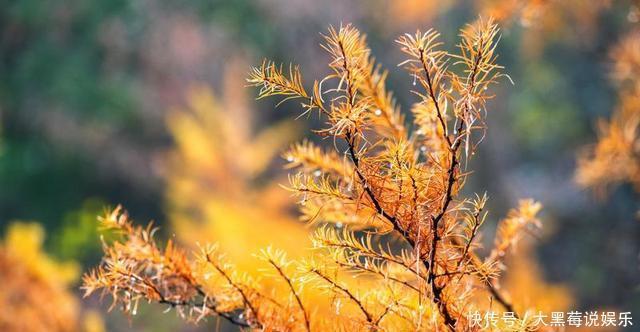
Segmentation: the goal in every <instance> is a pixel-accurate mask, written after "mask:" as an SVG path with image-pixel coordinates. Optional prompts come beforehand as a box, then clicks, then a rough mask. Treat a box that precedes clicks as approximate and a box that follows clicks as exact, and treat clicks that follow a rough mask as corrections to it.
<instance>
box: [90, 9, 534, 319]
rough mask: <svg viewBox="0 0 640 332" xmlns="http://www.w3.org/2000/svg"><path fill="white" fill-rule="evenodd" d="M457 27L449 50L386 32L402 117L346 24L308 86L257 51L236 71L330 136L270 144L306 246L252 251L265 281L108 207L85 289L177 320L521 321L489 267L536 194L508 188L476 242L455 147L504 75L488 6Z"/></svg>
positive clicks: (208, 249) (474, 129)
mask: <svg viewBox="0 0 640 332" xmlns="http://www.w3.org/2000/svg"><path fill="white" fill-rule="evenodd" d="M460 37H461V42H460V44H459V53H458V54H449V53H447V52H445V51H443V50H442V49H441V46H442V45H441V43H440V42H439V39H438V38H439V34H438V33H437V32H435V31H433V30H429V31H427V32H426V33H422V32H419V31H418V32H417V33H416V34H413V35H410V34H407V35H405V36H402V37H400V38H399V39H398V40H397V42H398V44H399V45H400V47H401V50H402V51H403V52H404V53H405V54H406V55H407V60H406V61H404V62H403V63H402V64H401V65H402V66H403V67H405V68H406V69H407V71H408V72H409V74H410V75H411V78H412V79H413V80H414V82H415V83H416V84H414V85H415V86H416V90H415V91H414V92H415V94H416V95H417V96H418V97H419V100H418V101H417V103H416V104H415V105H414V106H413V108H412V110H411V112H412V114H413V118H414V121H413V126H412V127H413V129H412V130H411V129H409V127H408V126H407V124H406V123H405V118H404V116H403V115H402V113H401V112H400V110H399V109H398V107H396V105H395V103H394V101H393V97H392V95H391V93H390V92H388V91H387V89H386V87H385V78H386V73H385V72H384V71H382V70H381V69H380V68H379V66H377V65H376V64H375V63H374V61H373V58H372V56H371V54H370V50H369V48H368V47H367V46H366V42H365V37H364V35H362V34H361V33H360V32H359V31H358V30H356V29H355V28H353V27H352V26H350V25H346V26H341V27H340V28H339V29H333V28H330V29H329V33H328V34H327V35H326V36H325V42H324V44H323V48H324V49H325V50H326V51H327V52H328V53H329V55H330V57H331V61H330V63H329V66H330V68H331V69H332V73H331V74H330V75H328V76H327V77H325V78H323V79H322V80H318V81H315V82H314V84H313V90H311V92H309V91H308V90H307V89H306V88H305V87H304V86H303V79H302V75H301V73H300V70H299V68H298V67H296V66H290V67H289V72H288V73H285V72H283V70H282V68H281V67H280V66H277V65H275V64H273V63H272V62H269V61H265V62H263V64H262V66H260V67H258V68H254V70H253V71H252V73H251V74H250V77H249V79H248V82H249V83H250V84H251V85H254V86H256V87H259V88H260V92H259V97H260V98H263V97H267V96H274V95H280V96H283V97H284V100H289V99H298V100H301V101H302V102H301V105H302V108H303V114H306V113H310V112H319V113H320V114H321V115H323V116H324V117H325V118H326V126H325V127H323V128H321V129H319V130H318V131H317V132H318V133H319V135H321V136H323V137H329V138H331V139H332V141H333V147H334V148H335V150H333V151H331V150H330V151H325V150H324V149H323V148H321V147H318V146H316V145H314V144H313V143H311V142H310V141H304V142H303V143H301V144H298V145H294V146H293V147H292V148H291V149H290V150H289V151H288V152H286V153H285V158H286V159H287V161H288V162H289V164H288V168H291V169H297V170H298V172H297V173H296V174H295V175H292V176H291V177H290V180H291V181H290V185H289V190H291V191H292V192H294V193H295V194H296V195H298V196H300V197H301V200H300V205H301V212H302V214H303V219H306V220H308V221H312V222H315V223H319V224H321V225H320V226H318V228H317V229H316V231H315V232H314V234H313V235H312V242H313V248H314V251H313V253H312V254H310V255H309V256H308V258H307V259H304V260H290V259H288V258H287V257H286V255H285V254H284V252H282V251H279V250H275V249H272V248H265V249H264V250H262V251H261V252H260V253H259V254H258V255H257V257H258V258H260V259H261V260H262V261H263V263H264V267H265V274H264V275H263V277H268V278H270V279H271V282H269V283H268V286H265V283H264V282H262V281H261V279H260V278H256V277H252V276H249V275H248V274H245V273H242V272H240V271H237V270H236V269H234V268H233V266H232V265H231V263H230V262H227V261H226V260H225V258H224V256H223V254H222V253H220V252H219V250H218V249H217V248H216V247H215V246H213V245H204V246H201V248H200V250H199V251H198V252H197V253H196V255H195V256H196V257H195V258H194V259H189V257H188V256H187V254H186V253H185V252H184V251H183V250H181V249H179V248H177V247H176V246H175V245H174V244H173V243H172V242H169V244H168V245H167V246H166V248H164V249H162V248H160V247H159V246H158V245H157V243H156V242H155V241H154V239H153V233H154V229H153V227H152V226H151V225H150V226H148V227H147V228H142V227H136V226H133V224H132V222H131V221H130V220H129V219H128V217H127V215H126V213H123V212H122V210H121V209H120V208H117V209H115V210H114V211H112V212H110V213H107V214H106V216H105V217H104V218H102V224H103V226H105V227H106V228H108V229H113V230H116V231H118V232H120V233H121V234H122V239H121V240H116V241H113V242H110V243H105V246H104V250H105V257H104V259H103V262H102V263H101V265H100V266H99V267H98V268H97V269H95V270H94V271H92V272H91V273H89V274H87V275H86V276H85V277H84V286H83V287H84V289H85V291H86V294H87V295H89V294H91V293H93V292H95V291H96V290H101V291H102V292H103V294H109V295H111V296H112V298H113V300H114V301H113V305H114V306H116V305H119V306H120V307H121V308H122V309H123V310H124V311H125V312H127V313H130V314H135V313H136V311H137V307H138V303H139V302H140V301H149V302H157V303H162V304H165V305H169V309H171V308H175V309H176V310H177V311H178V312H179V313H180V314H181V315H182V316H183V317H185V318H187V319H190V320H195V321H198V320H200V319H203V318H206V317H209V316H219V317H222V318H224V319H226V320H228V321H229V322H231V323H233V324H237V325H239V326H242V327H245V328H250V329H261V330H266V331H299V330H304V331H326V330H331V331H356V330H388V331H396V330H420V331H433V330H443V329H444V330H476V329H479V327H471V326H470V325H469V324H468V322H467V316H466V315H467V313H468V312H474V311H480V312H487V311H511V312H516V310H518V312H517V313H516V316H517V317H520V318H519V319H518V321H517V322H516V324H513V326H511V327H509V328H513V329H516V330H527V329H533V328H534V327H532V326H531V321H529V320H528V319H527V316H526V315H523V313H525V312H526V311H527V310H529V309H530V308H520V307H516V306H514V305H513V304H512V303H511V302H510V300H509V296H508V295H507V294H505V292H504V290H502V289H500V287H499V277H500V272H501V270H502V269H503V268H504V265H503V264H502V261H503V258H504V256H505V255H506V254H507V253H508V252H509V250H510V248H512V247H513V246H514V245H515V244H516V242H517V241H518V240H519V239H520V238H521V236H522V234H524V233H526V232H527V231H530V228H532V227H536V226H538V224H539V222H538V220H537V219H536V214H537V212H538V211H539V209H540V205H539V204H538V203H535V202H533V201H531V200H523V201H521V203H520V206H519V207H518V208H517V209H514V210H512V211H511V212H510V213H509V215H508V216H507V218H505V219H504V220H503V221H502V223H501V224H500V226H499V229H498V233H497V236H496V240H495V246H494V248H493V250H492V251H491V253H490V254H489V255H488V256H487V257H481V256H479V255H478V254H477V253H476V251H477V249H478V247H479V246H480V244H479V241H478V238H479V232H480V229H481V226H482V224H483V223H484V221H485V219H486V211H485V204H486V201H487V196H486V195H476V196H475V197H473V198H464V197H460V195H459V192H460V190H461V188H462V187H463V186H464V183H465V179H466V177H467V175H468V172H467V171H466V170H465V169H464V166H463V165H466V163H465V159H466V158H469V157H470V156H471V155H473V151H474V150H475V148H476V146H477V144H478V143H479V142H480V141H481V140H482V137H483V135H484V130H485V122H484V117H485V113H486V110H485V104H486V101H487V100H488V99H490V98H491V95H490V94H488V89H489V87H490V86H491V85H493V84H495V83H497V80H498V79H499V78H501V77H505V76H504V75H503V74H501V72H500V70H501V69H502V67H500V66H499V65H497V64H496V63H495V60H496V57H497V55H496V53H495V49H496V44H497V37H498V28H497V26H496V25H495V24H494V22H493V21H492V20H490V19H489V20H483V19H479V20H478V21H477V22H475V23H474V24H471V25H468V26H466V27H465V28H464V29H462V30H461V34H460ZM418 84H419V85H418ZM392 243H393V244H394V245H393V246H392V245H391V244H392ZM274 279H275V280H279V282H278V283H277V284H275V285H274V282H273V280H274ZM354 280H355V281H354ZM318 293H320V294H322V299H321V300H317V296H318ZM312 297H313V299H314V300H313V301H310V300H309V299H310V298H312ZM328 309H329V310H328ZM505 328H506V327H505Z"/></svg>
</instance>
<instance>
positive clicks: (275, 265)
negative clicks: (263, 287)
mask: <svg viewBox="0 0 640 332" xmlns="http://www.w3.org/2000/svg"><path fill="white" fill-rule="evenodd" d="M269 264H271V265H272V266H273V267H274V268H275V269H276V271H278V274H280V276H281V277H282V279H284V280H285V281H286V282H287V286H289V289H290V290H291V293H293V297H294V298H295V299H296V302H297V303H298V306H299V307H300V310H302V314H303V316H304V325H305V327H306V328H307V332H310V331H311V326H310V324H309V314H308V313H307V310H305V308H304V305H303V304H302V300H301V299H300V296H299V295H298V293H297V292H296V290H295V288H294V287H293V284H292V283H291V279H289V277H287V275H286V274H285V273H284V271H282V268H281V267H280V266H279V265H278V264H276V262H274V261H273V260H271V259H269Z"/></svg>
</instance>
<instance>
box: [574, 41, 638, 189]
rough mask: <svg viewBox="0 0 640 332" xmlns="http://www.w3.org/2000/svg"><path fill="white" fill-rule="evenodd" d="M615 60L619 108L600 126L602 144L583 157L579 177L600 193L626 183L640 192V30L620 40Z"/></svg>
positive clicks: (614, 73) (592, 148)
mask: <svg viewBox="0 0 640 332" xmlns="http://www.w3.org/2000/svg"><path fill="white" fill-rule="evenodd" d="M611 58H612V59H613V66H612V68H613V71H612V78H613V80H614V81H615V84H616V85H617V87H618V106H617V109H616V110H615V111H614V112H613V114H612V115H611V119H609V120H600V122H599V123H598V129H599V132H598V134H599V139H598V142H597V143H596V144H595V146H593V147H590V148H588V149H587V151H585V152H584V154H583V155H582V157H581V158H580V160H579V165H578V172H577V174H576V178H577V181H578V183H579V184H580V185H582V186H584V187H591V188H595V189H596V190H597V191H599V192H600V193H603V192H604V190H605V189H607V187H611V186H613V185H617V184H620V183H622V182H628V183H631V184H632V185H633V186H634V188H635V189H636V191H640V136H639V135H640V133H639V129H640V128H639V127H640V31H633V32H631V33H629V34H628V35H627V36H625V37H624V38H623V39H622V40H620V41H619V43H618V44H617V46H615V47H614V48H613V50H612V51H611Z"/></svg>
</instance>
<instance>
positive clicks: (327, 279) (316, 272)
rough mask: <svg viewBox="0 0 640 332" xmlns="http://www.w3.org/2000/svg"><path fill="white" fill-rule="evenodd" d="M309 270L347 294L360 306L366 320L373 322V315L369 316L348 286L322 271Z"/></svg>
mask: <svg viewBox="0 0 640 332" xmlns="http://www.w3.org/2000/svg"><path fill="white" fill-rule="evenodd" d="M311 272H313V273H315V274H316V275H317V276H319V277H320V278H322V279H324V280H325V281H326V282H328V283H330V284H331V286H333V287H335V288H337V289H338V290H340V291H341V292H342V293H344V294H345V295H347V297H348V298H349V299H351V301H353V302H354V303H355V304H356V305H357V306H358V308H360V311H362V313H363V314H364V316H365V317H366V318H367V322H369V323H373V317H371V314H370V313H369V312H368V311H367V309H365V307H364V304H362V302H361V301H360V300H359V299H358V298H357V297H355V295H353V293H351V291H350V290H349V289H348V288H346V287H343V286H340V285H339V284H338V283H337V282H335V281H334V280H332V279H331V278H329V277H327V276H325V275H324V274H322V272H320V271H319V270H317V269H313V270H311Z"/></svg>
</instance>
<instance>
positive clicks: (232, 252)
mask: <svg viewBox="0 0 640 332" xmlns="http://www.w3.org/2000/svg"><path fill="white" fill-rule="evenodd" d="M242 69H244V67H243V66H241V65H240V64H239V63H236V64H235V65H234V64H231V65H230V66H229V69H228V71H227V74H226V75H225V80H224V81H225V82H226V84H225V88H224V93H223V97H222V98H217V97H216V96H215V95H214V94H213V92H212V91H211V90H210V89H208V88H206V87H204V86H194V87H193V88H191V89H190V90H189V91H188V94H187V98H186V100H187V102H186V106H185V107H183V108H178V109H174V110H172V111H171V112H169V114H168V116H167V126H168V128H169V130H170V132H171V134H172V135H173V138H174V140H175V143H176V147H175V149H174V150H172V151H171V152H170V153H169V154H168V158H167V159H168V162H167V164H166V168H165V177H166V182H167V188H166V192H167V205H168V215H169V218H170V220H171V225H172V227H173V230H174V232H175V234H176V236H177V238H178V239H179V240H180V242H182V243H187V244H194V243H208V242H217V243H218V244H219V245H220V246H221V248H222V249H223V251H224V252H226V253H227V254H228V255H229V258H230V259H231V260H232V261H233V262H235V263H236V264H238V265H239V267H241V268H243V269H245V270H246V269H254V268H255V267H256V265H255V259H254V258H253V257H252V254H253V253H256V252H257V251H258V250H259V249H261V248H266V247H268V246H270V245H278V247H279V248H282V249H283V250H285V251H286V252H287V253H288V254H289V255H291V256H293V257H297V256H298V255H299V253H300V252H301V250H303V249H304V248H306V247H309V246H310V242H308V240H307V238H308V237H307V235H306V234H307V230H306V229H305V227H304V225H303V224H302V223H300V222H299V221H298V220H297V219H296V218H295V217H293V216H292V214H291V211H289V210H288V209H287V204H288V202H289V198H288V197H289V194H288V193H287V192H286V191H284V190H282V189H281V188H280V187H279V186H278V183H281V182H282V181H283V179H281V178H277V177H276V178H273V174H271V173H269V172H268V169H267V166H269V164H270V163H271V162H272V160H273V158H274V156H276V155H277V154H278V153H279V152H280V151H281V150H282V149H283V147H284V146H285V144H286V142H289V141H291V139H292V137H293V134H294V133H295V130H294V127H293V124H292V123H291V122H288V121H286V122H281V123H278V124H275V125H273V126H272V127H269V128H266V129H263V130H261V131H259V132H258V133H257V134H255V132H256V130H255V122H254V121H253V119H254V116H255V113H252V112H251V111H250V108H249V107H248V105H247V104H246V102H247V101H248V100H249V98H248V97H247V96H246V94H245V93H244V90H243V89H240V90H239V89H238V88H237V87H238V86H242V84H243V83H242V81H240V79H242V78H243V75H244V74H245V73H244V72H242Z"/></svg>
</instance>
